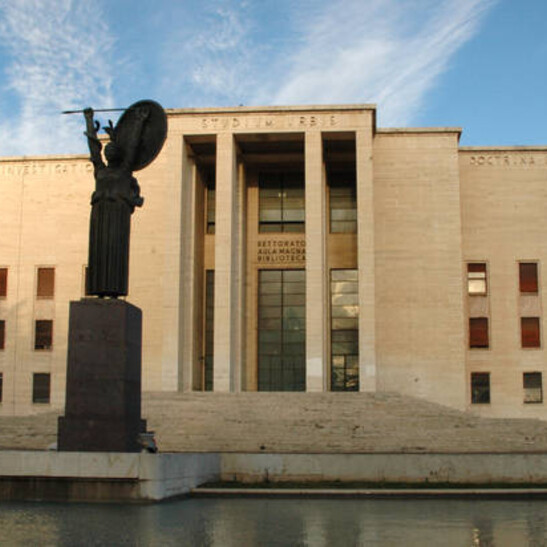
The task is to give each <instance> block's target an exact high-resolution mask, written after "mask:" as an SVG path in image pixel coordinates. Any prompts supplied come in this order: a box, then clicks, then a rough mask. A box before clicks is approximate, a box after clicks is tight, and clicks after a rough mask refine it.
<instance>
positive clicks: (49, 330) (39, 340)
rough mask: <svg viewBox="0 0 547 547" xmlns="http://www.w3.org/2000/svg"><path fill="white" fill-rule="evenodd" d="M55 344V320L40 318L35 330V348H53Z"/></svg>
mask: <svg viewBox="0 0 547 547" xmlns="http://www.w3.org/2000/svg"><path fill="white" fill-rule="evenodd" d="M52 345H53V321H52V320H51V319H38V320H37V321H36V327H35V331H34V349H38V350H43V349H51V346H52Z"/></svg>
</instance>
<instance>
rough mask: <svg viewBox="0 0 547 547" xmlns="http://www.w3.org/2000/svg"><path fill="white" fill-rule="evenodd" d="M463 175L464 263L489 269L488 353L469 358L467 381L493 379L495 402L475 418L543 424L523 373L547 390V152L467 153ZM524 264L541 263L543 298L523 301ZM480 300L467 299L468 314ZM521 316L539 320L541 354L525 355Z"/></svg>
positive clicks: (462, 162)
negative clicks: (479, 376)
mask: <svg viewBox="0 0 547 547" xmlns="http://www.w3.org/2000/svg"><path fill="white" fill-rule="evenodd" d="M460 174H461V196H462V227H463V242H462V243H463V259H464V261H471V262H473V261H475V262H485V263H486V264H487V281H488V297H487V299H488V300H489V302H487V303H486V305H485V307H486V308H487V309H486V310H485V311H486V312H487V315H488V316H489V338H490V344H489V345H490V347H489V348H487V349H469V350H466V373H467V384H469V377H470V374H471V372H489V373H490V401H491V402H490V404H479V405H477V404H475V405H472V408H473V411H474V412H477V413H479V414H481V415H484V416H522V417H538V418H543V419H545V417H546V412H545V403H542V404H525V403H524V391H523V383H522V373H523V372H542V373H543V374H542V375H543V386H544V390H545V382H546V380H547V361H546V353H545V344H546V342H547V339H546V338H545V328H546V326H547V325H546V324H545V321H544V318H543V310H544V309H545V298H546V294H545V292H546V291H545V288H546V287H547V285H546V283H547V279H546V275H547V271H546V270H545V265H546V264H547V209H546V207H545V205H546V203H547V148H545V147H542V148H535V149H530V148H523V147H521V148H515V147H513V148H503V147H502V148H482V149H480V148H464V149H462V150H461V152H460ZM519 261H530V262H536V261H537V262H539V292H538V294H537V295H529V296H524V297H523V296H521V295H520V292H519V270H518V262H519ZM481 299H484V297H480V296H472V297H469V298H466V308H467V309H469V307H472V306H477V305H480V304H478V303H477V301H479V300H481ZM521 316H536V317H537V316H539V317H540V318H541V320H540V336H541V347H540V348H528V349H522V348H521V337H520V336H521V333H520V317H521ZM468 389H469V388H468ZM544 392H545V391H544ZM468 398H470V396H468Z"/></svg>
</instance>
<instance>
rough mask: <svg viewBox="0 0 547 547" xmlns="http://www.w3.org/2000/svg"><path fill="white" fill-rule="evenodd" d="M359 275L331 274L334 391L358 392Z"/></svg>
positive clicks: (334, 271) (351, 271)
mask: <svg viewBox="0 0 547 547" xmlns="http://www.w3.org/2000/svg"><path fill="white" fill-rule="evenodd" d="M358 275H359V272H358V270H332V271H331V277H330V280H331V281H330V288H331V291H330V292H331V390H332V391H359V278H358Z"/></svg>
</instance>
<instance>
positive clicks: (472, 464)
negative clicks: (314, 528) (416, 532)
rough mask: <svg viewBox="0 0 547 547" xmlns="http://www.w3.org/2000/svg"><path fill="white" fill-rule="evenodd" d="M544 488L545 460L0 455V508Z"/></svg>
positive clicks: (506, 456) (447, 456)
mask: <svg viewBox="0 0 547 547" xmlns="http://www.w3.org/2000/svg"><path fill="white" fill-rule="evenodd" d="M219 480H220V481H227V482H230V481H238V482H243V483H249V484H251V483H262V482H267V481H269V482H270V483H274V482H297V483H307V484H309V485H310V486H313V483H331V482H335V481H340V482H341V483H344V482H345V483H346V486H350V485H351V483H368V484H376V485H377V486H378V487H382V486H383V485H386V484H390V483H391V484H392V485H393V484H404V483H407V484H414V485H417V484H421V485H422V486H428V485H429V486H432V487H435V485H443V486H446V485H454V486H458V485H460V486H461V485H475V486H478V487H486V488H489V487H492V486H503V487H505V488H506V489H511V485H514V486H520V487H529V488H534V487H536V488H537V487H544V488H545V487H547V454H545V453H544V454H241V453H240V454H234V453H222V454H219V453H209V454H207V453H193V454H189V453H185V454H176V453H172V454H144V453H142V454H135V453H131V454H125V453H104V452H53V451H52V452H45V451H44V452H38V451H35V452H33V451H5V452H0V500H35V501H42V500H44V501H45V500H47V501H51V500H56V501H101V502H111V501H113V502H116V501H118V502H131V501H135V502H136V501H140V502H143V501H160V500H163V499H167V498H172V497H175V496H181V495H185V494H188V493H189V492H190V491H191V490H192V489H194V488H196V487H198V486H200V485H203V484H205V483H210V482H218V481H219Z"/></svg>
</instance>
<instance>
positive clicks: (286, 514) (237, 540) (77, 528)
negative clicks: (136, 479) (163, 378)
mask: <svg viewBox="0 0 547 547" xmlns="http://www.w3.org/2000/svg"><path fill="white" fill-rule="evenodd" d="M546 520H547V501H541V500H532V501H502V500H499V501H495V500H488V501H479V500H477V501H472V500H420V499H415V500H412V499H404V500H400V499H399V500H389V499H387V500H386V499H383V500H362V499H361V500H359V499H294V498H291V499H271V498H258V499H257V498H213V499H211V498H202V499H183V500H179V501H173V502H165V503H161V504H154V505H117V504H60V503H59V504H54V503H11V502H10V503H0V530H1V538H2V539H1V540H0V544H1V545H62V546H74V545H143V546H148V545H153V546H155V545H158V546H160V545H161V546H164V545H167V546H169V545H188V546H190V545H191V546H201V545H203V546H219V547H231V546H234V547H235V546H237V547H247V546H254V545H260V546H281V545H283V546H285V545H291V546H293V545H294V546H297V545H302V546H308V545H309V546H314V547H315V546H327V545H328V546H330V545H340V546H346V545H348V546H352V545H367V546H369V545H389V546H391V545H393V546H400V545H405V546H414V545H416V546H435V545H442V546H443V547H448V546H452V545H454V546H473V547H483V546H488V547H490V546H526V545H533V546H538V547H539V546H543V545H547V534H546Z"/></svg>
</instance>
